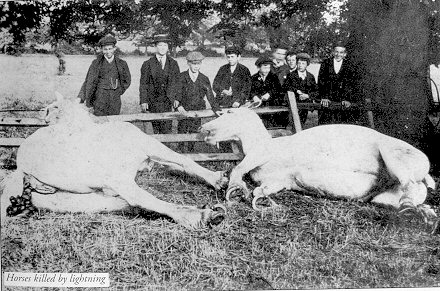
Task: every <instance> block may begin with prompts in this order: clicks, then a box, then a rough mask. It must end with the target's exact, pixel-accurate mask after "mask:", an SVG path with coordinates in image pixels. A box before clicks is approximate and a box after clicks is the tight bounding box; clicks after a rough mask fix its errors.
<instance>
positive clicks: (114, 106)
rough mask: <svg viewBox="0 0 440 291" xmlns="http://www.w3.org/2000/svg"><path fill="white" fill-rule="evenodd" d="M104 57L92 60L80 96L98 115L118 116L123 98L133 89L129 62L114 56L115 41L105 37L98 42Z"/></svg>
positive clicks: (107, 36) (101, 55)
mask: <svg viewBox="0 0 440 291" xmlns="http://www.w3.org/2000/svg"><path fill="white" fill-rule="evenodd" d="M98 44H99V46H100V47H101V51H102V54H100V55H98V57H97V58H96V59H95V60H93V62H92V64H91V65H90V67H89V71H88V72H87V76H86V80H85V81H84V84H83V86H82V88H81V92H80V95H79V97H80V98H81V102H85V103H86V106H87V107H93V111H94V114H95V115H96V116H107V115H118V114H119V113H120V112H121V95H122V94H124V92H125V90H127V88H128V87H129V86H130V83H131V75H130V70H129V69H128V65H127V62H125V61H124V60H121V59H120V58H118V57H117V56H115V55H114V53H115V50H116V47H115V45H116V38H114V37H113V36H112V35H106V36H105V37H103V38H101V39H100V40H99V43H98Z"/></svg>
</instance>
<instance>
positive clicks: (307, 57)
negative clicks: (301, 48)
mask: <svg viewBox="0 0 440 291" xmlns="http://www.w3.org/2000/svg"><path fill="white" fill-rule="evenodd" d="M296 59H297V60H306V61H309V60H310V55H309V54H308V53H299V54H297V55H296Z"/></svg>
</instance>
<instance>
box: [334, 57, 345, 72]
mask: <svg viewBox="0 0 440 291" xmlns="http://www.w3.org/2000/svg"><path fill="white" fill-rule="evenodd" d="M342 61H343V60H340V61H339V62H338V61H336V60H335V59H333V68H334V69H335V73H336V74H338V73H339V71H340V70H341V66H342Z"/></svg>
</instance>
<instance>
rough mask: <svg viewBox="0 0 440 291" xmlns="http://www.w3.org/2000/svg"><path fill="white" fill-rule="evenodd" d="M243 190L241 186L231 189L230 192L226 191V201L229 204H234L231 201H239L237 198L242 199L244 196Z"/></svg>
mask: <svg viewBox="0 0 440 291" xmlns="http://www.w3.org/2000/svg"><path fill="white" fill-rule="evenodd" d="M240 190H241V188H240V187H239V186H232V187H230V188H228V190H227V191H226V201H227V202H232V201H231V200H232V199H234V200H238V199H237V197H241V196H243V195H242V194H241V193H240Z"/></svg>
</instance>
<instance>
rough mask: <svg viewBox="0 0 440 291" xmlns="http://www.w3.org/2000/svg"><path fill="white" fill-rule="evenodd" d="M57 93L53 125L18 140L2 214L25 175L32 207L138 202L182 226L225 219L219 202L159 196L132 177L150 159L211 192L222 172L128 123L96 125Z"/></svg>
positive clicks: (101, 207)
mask: <svg viewBox="0 0 440 291" xmlns="http://www.w3.org/2000/svg"><path fill="white" fill-rule="evenodd" d="M57 98H58V99H57V101H56V102H55V103H53V104H52V105H50V106H48V107H47V109H46V118H45V119H46V121H47V122H48V123H49V124H51V123H55V124H53V125H50V126H48V127H45V128H40V129H38V130H37V131H36V132H35V133H33V134H32V135H31V136H29V137H28V138H27V139H26V140H25V141H24V142H23V144H22V145H21V146H20V148H19V149H18V151H17V170H16V171H15V172H14V173H12V174H10V175H9V176H8V177H6V178H5V179H4V181H3V183H2V184H3V193H2V195H1V215H2V218H4V217H5V216H6V209H7V206H8V204H10V203H9V201H10V200H11V199H12V200H14V198H11V197H12V196H14V197H16V196H19V195H20V194H21V193H22V191H23V178H24V176H25V175H29V176H30V177H31V179H30V183H31V186H32V188H34V189H35V190H36V191H37V193H35V192H34V193H32V203H33V205H34V206H35V207H37V208H45V209H49V210H51V211H56V212H101V211H117V210H122V209H124V208H126V207H127V206H129V205H130V206H138V207H141V208H143V209H146V210H150V211H155V212H158V213H161V214H164V215H167V216H169V217H171V218H172V219H174V220H175V221H176V222H178V223H180V224H182V225H184V226H185V227H188V228H198V227H203V226H206V225H209V224H218V223H220V222H221V220H222V218H224V211H223V209H221V207H216V208H214V209H209V208H203V209H199V208H197V207H194V206H185V205H177V204H173V203H168V202H165V201H161V200H159V199H157V198H156V197H154V196H153V195H152V194H150V193H148V192H147V191H145V190H143V189H141V188H140V187H139V186H138V185H137V184H136V182H135V176H136V173H137V172H138V171H139V170H142V169H144V168H146V167H147V166H148V165H149V164H150V163H151V162H157V163H159V164H162V165H165V166H167V167H169V168H170V169H172V170H177V171H182V172H185V173H187V174H189V175H192V176H196V177H200V178H202V179H203V180H204V181H206V182H207V183H208V184H209V185H211V186H213V187H214V188H216V189H221V188H223V187H226V185H227V183H228V181H227V178H225V177H224V176H223V173H222V172H212V171H209V170H208V169H205V168H203V167H201V166H200V165H198V164H197V163H195V162H194V161H193V160H191V159H190V158H187V157H185V156H183V155H180V154H178V153H176V152H174V151H172V150H171V149H169V148H167V147H166V146H165V145H163V144H162V143H160V142H159V141H158V140H156V139H155V138H153V137H151V136H149V135H147V134H145V133H143V132H142V131H141V130H140V129H138V128H137V127H136V126H134V125H132V124H130V123H126V122H104V123H96V122H94V120H93V119H92V116H91V115H90V113H88V112H87V111H86V109H85V107H84V106H83V105H80V104H79V103H77V102H75V101H69V100H64V99H63V98H62V96H60V95H59V96H57ZM12 200H11V201H12Z"/></svg>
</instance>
